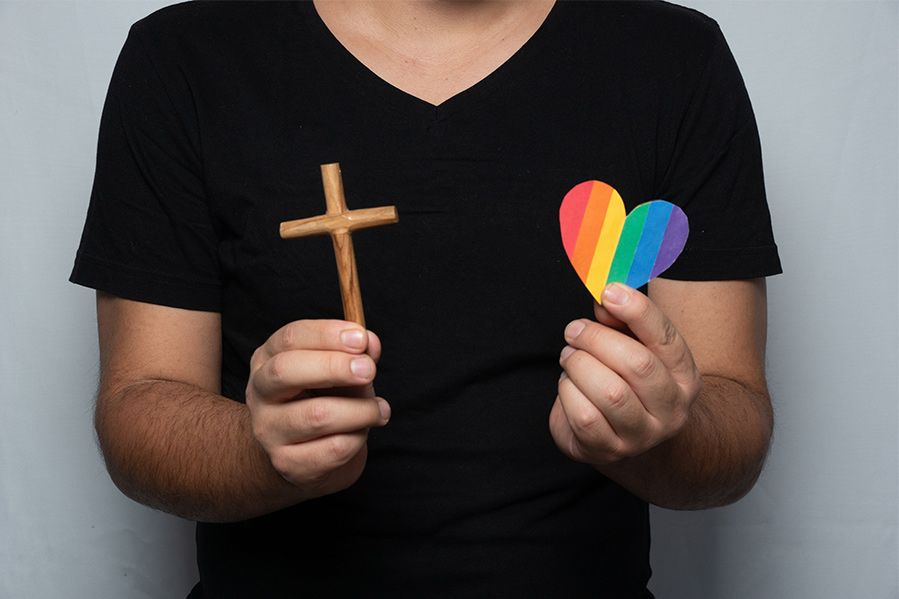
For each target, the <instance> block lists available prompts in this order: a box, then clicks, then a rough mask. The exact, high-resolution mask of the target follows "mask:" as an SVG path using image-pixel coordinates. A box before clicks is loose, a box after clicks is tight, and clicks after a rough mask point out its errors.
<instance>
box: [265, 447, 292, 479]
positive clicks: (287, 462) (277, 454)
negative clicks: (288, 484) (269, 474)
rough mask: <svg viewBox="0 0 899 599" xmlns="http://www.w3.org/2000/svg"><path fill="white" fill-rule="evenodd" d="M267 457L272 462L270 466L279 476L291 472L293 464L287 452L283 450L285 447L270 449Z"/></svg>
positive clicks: (285, 475)
mask: <svg viewBox="0 0 899 599" xmlns="http://www.w3.org/2000/svg"><path fill="white" fill-rule="evenodd" d="M268 459H269V461H270V462H271V464H272V468H274V469H275V471H276V472H277V473H278V474H280V475H281V476H284V477H287V476H289V475H290V474H291V471H292V470H293V465H294V464H293V460H292V459H291V457H290V455H289V453H288V452H287V451H285V448H280V449H275V450H273V451H270V452H269V454H268Z"/></svg>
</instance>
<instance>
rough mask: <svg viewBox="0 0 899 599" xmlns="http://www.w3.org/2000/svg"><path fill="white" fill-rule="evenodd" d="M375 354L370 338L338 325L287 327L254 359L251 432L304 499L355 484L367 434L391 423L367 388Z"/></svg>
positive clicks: (249, 404)
mask: <svg viewBox="0 0 899 599" xmlns="http://www.w3.org/2000/svg"><path fill="white" fill-rule="evenodd" d="M380 355H381V342H380V340H379V339H378V337H377V336H376V335H375V334H374V333H372V332H370V331H366V330H365V329H363V328H362V327H360V326H359V325H357V324H355V323H352V322H346V321H342V320H300V321H296V322H292V323H290V324H287V325H285V326H283V327H282V328H280V329H278V331H276V332H275V333H274V334H273V335H272V336H271V337H269V339H268V341H266V342H265V344H263V345H262V346H260V347H259V348H258V349H257V350H256V352H255V353H254V354H253V357H252V359H251V360H250V379H249V382H248V384H247V392H246V401H247V407H248V408H249V411H250V418H251V420H252V426H253V434H254V435H255V437H256V439H257V440H258V441H259V443H260V444H261V445H262V447H263V448H264V449H265V451H266V453H267V454H268V456H269V459H270V460H271V463H272V466H273V467H274V468H275V470H276V471H277V472H278V473H279V474H280V475H281V476H282V477H283V478H284V479H286V480H287V481H289V482H290V483H292V484H293V485H295V486H296V487H298V488H299V489H301V490H302V491H303V494H304V495H305V496H306V498H307V499H310V498H313V497H319V496H322V495H328V494H331V493H336V492H337V491H340V490H342V489H345V488H347V487H349V486H350V485H352V484H353V483H354V482H356V480H357V479H358V478H359V476H360V475H361V474H362V470H363V468H364V467H365V460H366V456H367V449H366V441H367V438H368V429H369V428H371V427H374V426H384V425H385V424H387V421H388V420H389V419H390V406H389V404H388V403H387V402H386V401H385V400H384V399H381V398H379V397H375V394H374V388H373V387H372V381H373V380H374V377H375V369H376V365H375V364H376V362H377V360H378V358H379V357H380Z"/></svg>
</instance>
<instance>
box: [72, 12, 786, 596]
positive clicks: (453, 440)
mask: <svg viewBox="0 0 899 599" xmlns="http://www.w3.org/2000/svg"><path fill="white" fill-rule="evenodd" d="M338 161H339V162H340V163H341V166H342V169H343V176H344V184H345V189H346V193H347V202H348V204H349V206H350V207H351V208H366V207H372V206H379V205H386V204H392V205H395V206H396V207H397V209H398V212H399V216H400V222H399V224H396V225H390V226H385V227H381V228H377V229H370V230H366V231H361V232H358V233H356V234H355V235H354V243H355V246H356V252H357V261H358V269H359V273H360V277H361V285H362V291H363V299H364V302H365V309H366V317H367V320H368V326H369V328H371V329H372V330H373V331H375V332H376V333H378V335H380V337H381V339H382V342H383V347H384V355H383V358H382V360H381V362H380V365H379V371H378V378H377V380H376V388H377V390H378V393H379V395H382V396H383V397H385V398H387V400H388V401H390V402H391V404H392V406H393V417H392V421H391V422H390V424H389V425H388V426H387V427H385V428H384V429H380V430H373V431H371V434H370V440H369V459H368V465H367V467H366V470H365V472H364V473H363V475H362V477H361V479H360V480H359V481H358V482H357V483H356V484H355V485H354V486H353V487H351V488H350V489H348V490H346V491H343V492H340V493H337V494H335V495H332V496H329V497H323V498H320V499H317V500H313V501H309V502H306V503H304V504H301V505H298V506H295V507H293V508H290V509H286V510H284V511H282V512H278V513H275V514H271V515H269V516H266V517H263V518H258V519H255V520H252V521H247V522H243V523H237V524H207V523H200V524H199V525H198V529H197V542H198V560H199V567H200V575H201V587H198V590H197V591H196V593H197V596H207V597H282V596H284V597H287V596H290V597H295V596H313V597H315V596H322V595H326V594H327V595H337V596H342V595H346V594H356V595H364V596H412V597H424V596H429V597H433V596H447V597H463V596H469V597H500V596H509V597H520V596H543V597H546V596H564V597H579V596H584V597H587V596H589V597H639V596H642V594H643V593H644V590H645V586H646V582H647V580H648V579H649V575H650V569H649V563H648V552H649V528H648V516H647V506H646V504H645V503H644V502H643V501H641V500H639V499H637V498H635V497H634V496H632V495H630V494H629V493H627V492H626V491H624V490H623V489H621V488H620V487H618V486H617V485H616V484H614V483H612V482H610V481H609V480H607V479H605V478H604V477H602V476H601V475H600V474H598V473H597V472H596V471H595V470H593V469H592V468H590V467H589V466H586V465H583V464H577V463H574V462H572V461H570V460H568V459H567V458H565V457H564V456H563V455H562V454H561V453H560V452H559V451H558V449H557V448H556V447H555V446H554V444H553V441H552V439H551V437H550V434H549V429H548V424H547V422H548V415H549V410H550V407H551V405H552V403H553V400H554V398H555V395H556V383H557V380H558V376H559V373H560V369H559V366H558V355H559V351H560V350H561V348H562V347H563V345H564V341H563V338H562V331H563V329H564V327H565V325H566V324H567V323H568V322H569V321H571V320H572V319H575V318H579V317H589V316H591V315H592V299H591V297H590V295H589V293H588V292H587V291H586V290H585V288H584V286H583V285H582V284H581V282H580V281H579V279H578V278H577V275H576V274H575V272H574V269H573V268H572V267H571V265H570V264H569V263H568V261H567V258H566V256H565V253H564V250H563V247H562V243H561V239H560V234H559V224H558V209H559V205H560V203H561V200H562V197H563V196H564V194H565V193H566V192H567V191H568V190H569V189H570V188H571V187H573V186H574V185H575V184H577V183H580V182H582V181H585V180H589V179H599V180H602V181H605V182H607V183H609V184H611V185H612V186H614V187H615V188H616V189H617V190H618V191H619V192H620V193H621V195H622V196H623V198H624V200H625V203H626V205H627V207H628V209H629V210H630V209H631V208H633V206H635V205H636V204H638V203H640V202H644V201H647V200H652V199H657V198H663V199H666V200H669V201H671V202H674V203H676V204H678V205H680V206H681V207H682V208H683V209H684V211H685V212H686V214H687V215H688V217H689V219H690V225H691V236H690V239H689V241H688V244H687V248H686V250H685V252H684V254H683V255H682V256H681V258H680V259H679V260H678V262H677V263H676V264H675V266H674V267H673V268H672V269H671V270H669V271H668V272H667V274H666V275H665V276H668V277H671V278H679V279H697V280H701V279H707V280H709V279H734V278H750V277H759V276H765V275H769V274H774V273H777V272H779V271H780V265H779V261H778V256H777V250H776V247H775V245H774V241H773V237H772V233H771V226H770V219H769V214H768V208H767V205H766V200H765V191H764V184H763V179H762V170H761V156H760V149H759V141H758V134H757V130H756V125H755V120H754V117H753V113H752V109H751V107H750V103H749V100H748V97H747V94H746V90H745V88H744V85H743V82H742V79H741V77H740V74H739V72H738V70H737V67H736V65H735V64H734V62H733V58H732V56H731V54H730V51H729V50H728V47H727V45H726V43H725V41H724V39H723V37H722V35H721V33H720V31H719V29H718V27H717V25H716V24H715V23H714V21H712V20H711V19H709V18H707V17H705V16H703V15H701V14H699V13H697V12H695V11H692V10H688V9H684V8H681V7H678V6H674V5H670V4H665V3H656V2H652V3H650V2H602V3H577V4H560V5H557V6H556V7H554V8H553V10H552V12H551V13H550V15H549V17H548V18H547V20H546V22H545V23H544V24H543V25H542V27H541V28H540V29H539V31H537V33H536V34H535V35H534V36H533V38H532V39H531V40H530V41H528V42H527V44H525V45H524V47H523V48H521V50H520V51H519V52H517V53H516V54H515V55H514V56H513V57H512V58H510V59H509V60H508V61H507V62H506V63H505V64H503V65H502V66H501V67H499V68H498V69H497V70H496V71H495V72H493V73H492V74H491V75H489V76H488V77H487V78H486V79H484V80H483V81H481V82H480V83H478V84H476V85H474V86H473V87H471V88H469V89H467V90H465V91H463V92H461V93H459V94H458V95H456V96H454V97H453V98H451V99H449V100H447V101H446V102H444V103H443V104H441V105H440V106H438V107H434V106H432V105H430V104H428V103H426V102H423V101H421V100H418V99H416V98H414V97H412V96H410V95H408V94H406V93H404V92H402V91H399V90H398V89H396V88H393V87H391V86H390V85H388V84H387V83H385V82H384V81H382V80H381V79H379V78H378V77H377V76H375V75H374V74H373V73H372V72H370V71H369V70H367V69H366V68H365V67H364V66H363V65H362V64H361V63H359V62H358V61H357V60H356V59H355V58H353V56H352V55H351V54H349V53H348V52H347V51H346V49H344V48H343V47H342V46H341V45H340V44H339V42H338V41H337V40H336V39H335V38H334V37H333V36H332V35H331V33H330V32H329V31H328V29H327V28H326V27H325V26H324V24H323V23H322V21H321V20H320V19H319V18H318V16H317V14H316V13H315V10H314V8H313V6H312V5H311V4H307V3H260V4H255V3H234V2H230V3H215V4H206V3H189V4H181V5H177V6H173V7H170V8H167V9H164V10H161V11H159V12H157V13H154V14H153V15H151V16H149V17H147V18H146V19H144V20H142V21H140V22H138V23H137V24H135V25H134V27H133V28H132V30H131V33H130V35H129V37H128V40H127V42H126V44H125V47H124V48H123V50H122V53H121V56H120V57H119V61H118V64H117V66H116V69H115V72H114V74H113V78H112V83H111V84H110V88H109V94H108V97H107V101H106V105H105V108H104V112H103V119H102V124H101V128H100V139H99V150H98V159H97V170H96V178H95V182H94V188H93V193H92V196H91V204H90V210H89V213H88V218H87V223H86V226H85V230H84V236H83V239H82V242H81V247H80V249H79V251H78V256H77V259H76V263H75V269H74V272H73V274H72V280H73V281H75V282H77V283H80V284H83V285H87V286H90V287H94V288H97V289H102V290H105V291H108V292H110V293H113V294H115V295H119V296H121V297H125V298H130V299H135V300H140V301H144V302H152V303H158V304H164V305H169V306H177V307H181V308H188V309H197V310H208V311H217V312H221V314H222V339H223V366H222V392H223V394H224V395H225V396H227V397H229V398H231V399H233V400H236V401H243V399H244V388H245V386H246V381H247V376H248V362H249V358H250V355H251V354H252V352H253V350H254V349H255V348H256V347H257V346H259V345H260V344H261V343H263V342H264V341H265V340H266V338H267V337H268V336H269V335H270V334H271V333H272V332H274V331H275V330H276V329H278V328H279V327H281V326H282V325H284V324H285V323H287V322H290V321H293V320H297V319H301V318H340V317H341V302H340V296H339V288H338V283H337V275H336V268H335V261H334V256H333V253H332V248H331V243H330V241H329V240H328V239H327V237H316V238H304V239H298V240H290V241H284V240H282V239H280V237H279V234H278V225H279V223H280V222H281V221H285V220H291V219H298V218H303V217H308V216H313V215H317V214H321V213H323V212H324V209H325V205H324V197H323V193H322V186H321V179H320V173H319V165H320V164H322V163H326V162H338ZM201 593H204V594H203V595H201Z"/></svg>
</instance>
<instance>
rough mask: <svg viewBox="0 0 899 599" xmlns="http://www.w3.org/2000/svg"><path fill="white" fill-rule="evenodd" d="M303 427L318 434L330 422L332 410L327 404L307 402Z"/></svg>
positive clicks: (314, 401)
mask: <svg viewBox="0 0 899 599" xmlns="http://www.w3.org/2000/svg"><path fill="white" fill-rule="evenodd" d="M307 401H308V404H307V406H306V419H305V425H306V427H307V428H308V429H310V431H311V432H318V431H320V430H322V429H323V428H325V427H326V426H327V425H328V423H329V422H330V421H331V417H332V410H331V408H330V407H329V406H328V404H327V402H324V401H317V400H314V399H313V400H307Z"/></svg>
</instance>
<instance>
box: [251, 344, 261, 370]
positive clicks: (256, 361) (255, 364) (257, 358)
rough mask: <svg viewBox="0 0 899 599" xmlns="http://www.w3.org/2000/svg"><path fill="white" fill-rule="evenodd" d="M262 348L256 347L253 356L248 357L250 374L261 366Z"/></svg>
mask: <svg viewBox="0 0 899 599" xmlns="http://www.w3.org/2000/svg"><path fill="white" fill-rule="evenodd" d="M262 362H263V358H262V347H257V348H256V351H254V352H253V355H252V356H250V372H254V371H255V370H256V369H257V368H259V366H260V365H261V364H262Z"/></svg>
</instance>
